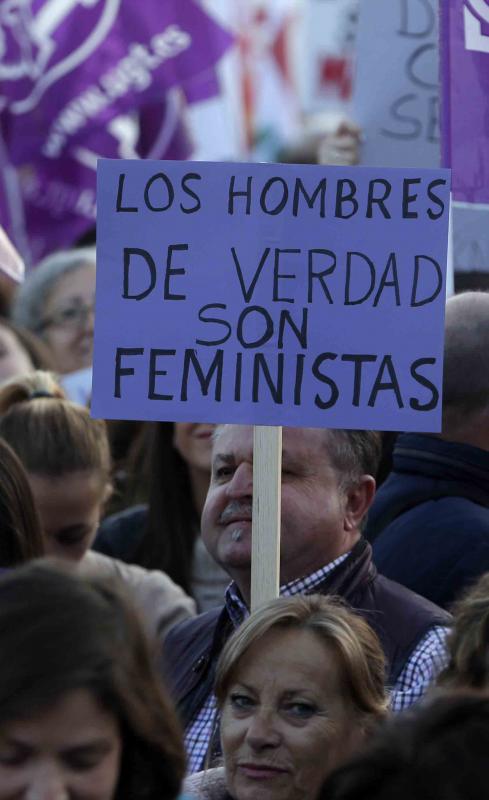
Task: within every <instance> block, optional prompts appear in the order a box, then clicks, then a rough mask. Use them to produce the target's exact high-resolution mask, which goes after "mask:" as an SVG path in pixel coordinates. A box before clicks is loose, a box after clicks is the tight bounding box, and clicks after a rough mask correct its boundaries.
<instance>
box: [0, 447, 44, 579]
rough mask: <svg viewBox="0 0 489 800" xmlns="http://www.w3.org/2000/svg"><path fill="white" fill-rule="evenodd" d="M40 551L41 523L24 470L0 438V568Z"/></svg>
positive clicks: (22, 561) (40, 552)
mask: <svg viewBox="0 0 489 800" xmlns="http://www.w3.org/2000/svg"><path fill="white" fill-rule="evenodd" d="M43 552H44V546H43V540H42V533H41V523H40V520H39V515H38V513H37V509H36V507H35V505H34V498H33V496H32V492H31V487H30V486H29V481H28V480H27V475H26V473H25V470H24V468H23V466H22V464H21V463H20V461H19V459H18V458H17V456H16V455H15V453H14V451H13V450H12V449H11V448H10V447H9V446H8V444H7V443H6V442H4V441H3V439H0V568H6V567H15V566H17V565H18V564H23V563H24V562H25V561H30V560H31V559H33V558H39V557H40V556H42V554H43Z"/></svg>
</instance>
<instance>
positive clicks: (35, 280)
mask: <svg viewBox="0 0 489 800" xmlns="http://www.w3.org/2000/svg"><path fill="white" fill-rule="evenodd" d="M85 264H93V265H94V266H95V248H94V247H84V248H77V249H74V250H62V251H60V252H58V253H54V254H53V255H50V256H47V258H45V259H44V260H43V261H41V263H40V264H39V265H38V266H37V267H35V269H33V270H32V272H30V273H29V274H28V275H27V277H26V279H25V282H24V283H23V284H22V285H21V286H20V287H19V289H18V290H17V294H16V296H15V300H14V305H13V308H12V319H13V321H14V322H15V323H16V324H17V325H21V326H22V327H23V328H27V329H28V330H30V331H33V332H34V333H37V334H39V333H40V331H41V327H42V321H43V316H44V307H45V305H46V302H47V300H48V298H49V296H50V294H51V293H52V291H53V289H54V287H55V286H56V284H57V282H58V281H59V280H60V278H64V276H65V275H69V274H70V272H75V270H77V269H79V268H80V267H83V266H85Z"/></svg>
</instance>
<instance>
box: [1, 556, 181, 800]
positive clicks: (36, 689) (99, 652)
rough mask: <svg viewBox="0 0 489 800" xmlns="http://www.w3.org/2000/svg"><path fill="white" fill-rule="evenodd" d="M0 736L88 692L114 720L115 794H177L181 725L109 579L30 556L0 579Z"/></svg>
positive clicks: (120, 798) (135, 623) (134, 620)
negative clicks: (118, 742)
mask: <svg viewBox="0 0 489 800" xmlns="http://www.w3.org/2000/svg"><path fill="white" fill-rule="evenodd" d="M0 651H1V652H2V659H0V733H1V731H2V726H4V725H7V724H8V723H10V722H12V721H15V720H17V719H29V718H31V717H34V716H35V715H36V713H42V711H44V710H46V709H48V708H49V707H50V706H52V704H53V703H55V702H56V701H57V700H59V699H61V698H62V697H63V695H65V694H66V693H69V692H72V691H75V690H79V689H85V690H88V691H89V692H90V693H92V695H93V696H94V697H95V698H96V700H97V701H98V702H99V703H100V704H101V705H102V706H103V707H104V708H106V709H107V710H108V711H109V712H110V713H112V714H113V715H114V716H115V717H116V719H117V720H118V722H119V725H120V730H121V735H122V739H123V757H122V765H121V779H120V786H121V791H120V792H118V793H117V795H116V800H126V798H127V800H129V798H130V800H138V798H147V799H148V800H153V798H154V800H156V798H157V797H158V798H160V797H161V798H163V799H165V798H168V799H169V798H172V799H173V798H174V797H175V796H176V795H177V793H178V791H179V786H180V782H181V779H182V777H183V771H184V761H185V758H184V751H183V745H182V742H181V735H180V728H179V725H178V723H177V721H176V717H175V714H174V711H173V709H172V707H171V704H170V702H169V700H168V699H167V697H166V695H165V694H164V693H163V691H162V689H161V686H160V685H159V681H158V678H157V676H156V673H155V670H154V667H153V665H152V662H151V656H150V652H149V649H148V644H147V641H146V638H145V635H144V633H143V630H142V627H141V624H140V622H139V619H138V617H137V616H136V614H135V612H134V611H133V610H132V608H131V607H130V606H129V605H128V604H127V601H126V600H125V599H124V598H123V597H122V595H121V594H120V593H119V590H118V589H117V588H116V587H115V586H112V585H111V584H107V583H103V582H88V581H86V580H83V579H81V578H79V577H77V576H75V574H73V573H70V572H68V571H64V570H63V569H62V568H61V567H60V566H57V567H55V566H53V565H50V564H48V563H42V562H35V563H33V564H30V565H27V566H25V567H21V568H19V569H17V570H15V571H14V572H12V573H10V574H7V575H3V576H1V577H0Z"/></svg>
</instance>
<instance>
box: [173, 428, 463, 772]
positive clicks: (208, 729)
mask: <svg viewBox="0 0 489 800" xmlns="http://www.w3.org/2000/svg"><path fill="white" fill-rule="evenodd" d="M379 459H380V437H379V435H378V434H377V433H375V432H372V431H351V430H348V431H346V430H345V431H340V430H317V429H312V428H306V429H303V428H284V431H283V455H282V527H281V556H280V583H281V590H280V591H281V594H284V595H293V594H313V593H321V594H334V595H340V596H341V597H343V598H344V600H345V601H346V602H347V603H349V604H350V605H351V606H352V607H353V608H356V609H358V610H359V613H361V614H362V615H363V616H364V617H365V618H366V619H367V620H368V622H370V623H371V625H372V627H373V628H374V629H375V630H376V632H377V634H378V635H379V637H380V639H381V642H382V645H383V647H384V650H385V654H386V657H387V662H388V671H389V674H388V676H387V684H388V686H389V687H391V688H392V707H393V708H394V709H395V710H401V709H403V708H407V707H408V706H409V705H411V704H412V703H413V702H415V701H416V700H417V699H419V697H421V696H422V694H423V693H424V691H425V689H426V688H427V686H428V685H429V683H430V682H431V681H432V680H433V679H434V678H435V676H436V674H437V671H438V669H439V668H440V667H441V664H442V662H443V657H444V654H445V648H444V638H445V632H446V627H445V626H446V625H447V621H448V615H447V614H446V613H445V612H443V611H442V610H441V609H439V608H438V607H437V606H435V605H433V604H432V603H430V602H429V601H428V600H425V599H424V598H421V597H419V596H418V595H415V594H413V593H412V592H410V591H409V590H407V589H405V588H404V587H401V586H400V585H399V584H396V583H393V582H391V581H388V580H387V579H385V578H383V577H382V576H379V575H378V574H377V571H376V569H375V566H374V565H373V563H372V560H371V549H370V545H369V544H368V543H367V542H366V541H365V540H364V539H363V538H362V534H361V529H362V525H363V522H364V519H365V517H366V513H367V510H368V508H369V506H370V505H371V503H372V500H373V497H374V494H375V479H374V477H373V476H374V475H375V474H376V471H377V466H378V462H379ZM252 498H253V429H252V427H249V426H239V425H224V426H220V427H218V428H217V429H216V432H215V441H214V450H213V459H212V477H211V483H210V487H209V493H208V495H207V500H206V503H205V506H204V511H203V515H202V537H203V539H204V542H205V544H206V546H207V548H208V550H209V552H210V553H211V555H212V556H213V557H214V558H215V559H216V561H217V562H218V563H219V564H220V565H221V566H222V567H224V569H225V570H226V571H227V572H228V573H229V575H230V577H231V579H232V583H231V584H230V586H229V587H228V589H227V591H226V598H225V605H224V608H222V609H221V608H217V609H214V610H212V611H210V612H208V613H207V614H202V615H200V616H199V617H197V618H194V619H193V620H190V621H189V622H184V623H182V624H179V625H177V626H176V627H175V628H173V629H172V631H171V632H170V634H169V636H168V637H167V639H166V642H165V661H166V673H167V676H168V677H169V679H170V685H171V687H172V689H173V694H174V698H175V700H176V702H177V705H178V708H179V711H180V713H181V716H182V719H183V722H184V725H185V727H186V743H187V749H188V754H189V767H190V771H191V772H194V771H197V770H199V769H202V767H203V763H204V759H205V756H206V754H207V750H208V746H209V742H210V741H211V740H212V746H213V748H215V753H212V754H211V755H214V754H215V755H217V752H218V742H217V739H218V737H215V736H213V732H214V729H215V703H214V697H213V694H212V685H213V675H214V669H215V665H216V661H217V658H218V656H219V653H220V651H221V649H222V646H223V644H224V642H225V641H226V639H227V638H228V637H229V635H230V634H231V632H232V631H233V630H234V628H236V627H237V626H238V625H239V624H240V623H241V622H242V620H243V619H244V618H245V617H246V616H247V614H248V613H249V611H248V608H249V601H250V580H251V515H252Z"/></svg>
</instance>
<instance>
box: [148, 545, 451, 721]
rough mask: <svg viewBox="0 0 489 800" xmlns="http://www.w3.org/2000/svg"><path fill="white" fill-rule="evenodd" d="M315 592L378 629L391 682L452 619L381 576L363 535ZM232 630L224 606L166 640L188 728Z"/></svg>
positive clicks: (168, 667)
mask: <svg viewBox="0 0 489 800" xmlns="http://www.w3.org/2000/svg"><path fill="white" fill-rule="evenodd" d="M314 593H315V594H328V595H339V596H341V597H342V598H343V599H344V600H346V601H347V602H348V603H349V605H350V606H351V607H352V608H353V609H355V610H356V611H357V612H358V613H359V614H361V616H362V617H364V618H365V619H366V620H367V621H368V622H369V623H370V625H371V626H372V627H373V628H374V630H375V631H376V633H377V635H378V636H379V639H380V641H381V643H382V646H383V648H384V652H385V656H386V660H387V685H388V686H394V685H395V683H396V681H397V679H398V677H399V675H400V674H401V672H402V670H403V668H404V665H405V664H406V661H407V660H408V658H409V656H410V655H411V653H412V652H413V650H414V649H415V647H416V645H417V644H418V643H419V642H420V641H421V639H422V638H423V636H424V635H425V634H426V633H427V631H428V630H429V629H430V628H431V627H433V626H434V625H447V624H448V622H449V621H450V616H449V614H447V613H446V612H445V611H443V610H442V609H440V608H438V606H435V605H434V604H433V603H431V602H430V601H429V600H426V599H425V598H424V597H421V596H420V595H417V594H414V593H413V592H411V591H409V589H405V588H404V587H403V586H401V585H400V584H398V583H394V582H393V581H390V580H388V579H387V578H384V577H383V576H382V575H379V574H378V573H377V570H376V569H375V566H374V564H373V563H372V550H371V547H370V545H369V544H368V542H366V541H365V540H364V539H361V540H360V541H359V542H358V543H357V545H356V546H355V547H354V549H353V550H352V552H351V553H350V556H349V557H348V558H347V559H346V560H345V561H343V563H342V564H340V565H339V566H338V567H337V568H336V569H335V570H334V571H333V572H331V573H330V574H329V575H328V576H327V578H326V580H325V581H324V582H323V583H322V584H321V585H320V586H319V587H317V588H316V589H315V591H314ZM232 632H233V625H232V623H231V620H230V618H229V616H228V612H227V610H226V608H225V607H224V608H216V609H213V610H212V611H208V612H207V613H205V614H201V615H200V616H198V617H194V618H193V619H190V620H186V621H185V622H181V623H180V624H178V625H177V626H176V627H175V628H172V630H171V631H170V633H169V634H168V636H167V638H166V641H165V648H164V654H163V662H164V666H163V670H164V673H165V676H166V678H167V682H168V684H169V688H170V690H171V693H172V695H173V699H174V701H175V702H176V704H177V707H178V710H179V713H180V716H181V719H182V722H183V724H184V726H185V727H186V726H187V725H188V723H189V722H190V721H191V720H192V718H193V717H194V716H195V714H196V713H197V711H198V709H199V708H201V706H202V705H203V703H204V702H205V700H206V698H207V696H208V695H209V693H210V692H211V691H212V686H213V682H214V672H215V666H216V662H217V659H218V657H219V654H220V652H221V650H222V648H223V646H224V643H225V642H226V640H227V639H228V638H229V636H230V635H231V633H232Z"/></svg>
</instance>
